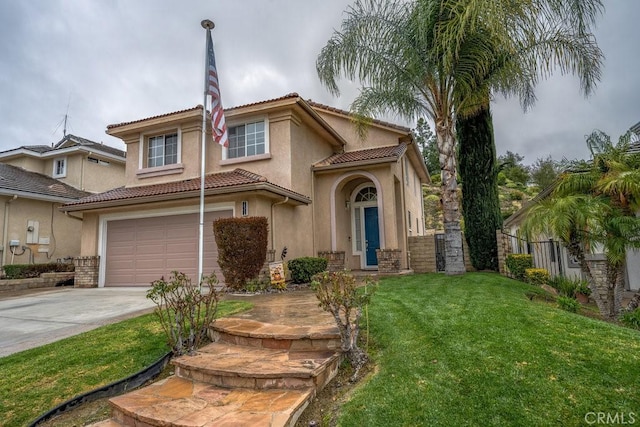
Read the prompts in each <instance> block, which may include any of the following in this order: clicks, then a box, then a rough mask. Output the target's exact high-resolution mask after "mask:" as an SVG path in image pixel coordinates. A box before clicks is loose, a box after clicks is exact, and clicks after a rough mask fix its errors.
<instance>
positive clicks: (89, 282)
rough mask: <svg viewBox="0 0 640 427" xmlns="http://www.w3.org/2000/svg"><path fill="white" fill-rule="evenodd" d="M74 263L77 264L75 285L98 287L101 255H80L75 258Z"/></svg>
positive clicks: (78, 286) (77, 286)
mask: <svg viewBox="0 0 640 427" xmlns="http://www.w3.org/2000/svg"><path fill="white" fill-rule="evenodd" d="M73 264H74V265H75V266H76V278H75V283H74V287H76V288H97V287H98V270H99V268H100V257H99V256H84V257H78V258H75V259H74V260H73Z"/></svg>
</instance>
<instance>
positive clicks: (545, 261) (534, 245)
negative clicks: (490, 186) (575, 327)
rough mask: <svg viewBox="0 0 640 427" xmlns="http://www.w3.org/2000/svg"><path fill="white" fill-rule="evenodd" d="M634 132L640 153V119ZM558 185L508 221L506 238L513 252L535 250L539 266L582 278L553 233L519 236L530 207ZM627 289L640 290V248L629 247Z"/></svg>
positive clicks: (635, 149)
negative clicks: (533, 237) (529, 237)
mask: <svg viewBox="0 0 640 427" xmlns="http://www.w3.org/2000/svg"><path fill="white" fill-rule="evenodd" d="M630 130H631V132H632V138H631V141H632V142H631V144H630V146H629V150H628V151H629V153H640V122H639V123H636V124H635V125H633V126H632V127H631V128H630ZM553 188H554V186H553V185H551V186H549V187H547V188H545V189H544V190H543V191H542V192H540V194H538V195H537V196H536V197H535V198H534V199H533V200H531V202H530V203H529V204H527V206H524V207H523V208H521V209H520V210H518V211H517V212H515V213H514V214H513V215H511V216H510V217H509V218H507V219H506V220H505V221H504V224H503V230H504V232H505V233H507V235H505V236H504V237H503V238H504V242H505V244H506V245H507V246H508V247H509V248H510V249H511V251H512V252H513V253H531V254H532V255H533V259H534V264H535V266H536V267H540V268H546V269H547V270H548V271H549V272H550V273H551V274H552V275H554V276H555V275H564V276H567V277H575V278H580V277H581V275H582V273H581V271H580V265H579V264H578V262H577V260H574V259H572V257H571V256H570V255H569V254H568V252H567V250H566V248H565V247H563V246H561V245H560V244H559V243H557V242H555V241H553V240H552V239H551V236H539V237H538V238H537V239H536V240H537V242H525V241H524V240H523V239H520V238H518V237H517V235H518V230H519V228H520V226H521V224H522V222H523V221H524V219H525V218H526V213H527V210H528V208H529V207H530V206H531V205H532V204H533V203H535V202H536V201H538V200H540V199H541V198H544V197H547V196H548V195H549V194H550V193H551V191H553ZM637 215H640V212H638V213H637ZM593 256H594V257H596V258H597V257H601V256H602V255H601V254H597V253H596V254H593ZM625 289H627V290H631V291H637V290H640V251H638V250H627V260H626V265H625Z"/></svg>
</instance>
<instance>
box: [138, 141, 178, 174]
mask: <svg viewBox="0 0 640 427" xmlns="http://www.w3.org/2000/svg"><path fill="white" fill-rule="evenodd" d="M146 160H147V164H146V166H147V167H148V168H154V167H159V166H166V165H174V164H176V163H178V133H177V132H174V133H167V134H164V135H154V136H150V137H149V138H148V139H147V156H146Z"/></svg>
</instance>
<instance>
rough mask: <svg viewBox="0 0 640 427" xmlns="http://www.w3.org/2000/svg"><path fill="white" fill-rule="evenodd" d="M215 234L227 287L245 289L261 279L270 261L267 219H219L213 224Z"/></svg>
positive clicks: (219, 260) (219, 261) (219, 262)
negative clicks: (248, 284) (266, 262)
mask: <svg viewBox="0 0 640 427" xmlns="http://www.w3.org/2000/svg"><path fill="white" fill-rule="evenodd" d="M213 232H214V235H215V237H216V243H217V244H218V264H219V265H220V269H221V270H222V274H223V275H224V280H225V283H226V285H227V287H229V288H231V289H234V290H239V289H242V288H243V287H244V286H245V284H246V283H247V280H251V279H255V278H256V277H257V276H258V274H259V273H260V270H261V269H262V266H263V265H264V262H265V259H266V258H267V234H268V222H267V218H265V217H246V218H220V219H217V220H216V221H214V223H213Z"/></svg>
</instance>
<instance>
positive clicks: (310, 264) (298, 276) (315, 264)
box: [288, 257, 328, 283]
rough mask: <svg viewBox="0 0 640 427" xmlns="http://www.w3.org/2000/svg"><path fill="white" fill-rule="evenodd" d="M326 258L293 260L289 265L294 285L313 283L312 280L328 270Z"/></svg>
mask: <svg viewBox="0 0 640 427" xmlns="http://www.w3.org/2000/svg"><path fill="white" fill-rule="evenodd" d="M327 263H328V262H327V260H326V259H325V258H316V257H303V258H296V259H292V260H291V261H289V263H288V267H289V272H290V273H291V280H293V283H311V278H312V277H313V276H314V275H316V274H318V273H322V272H323V271H325V270H326V269H327Z"/></svg>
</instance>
